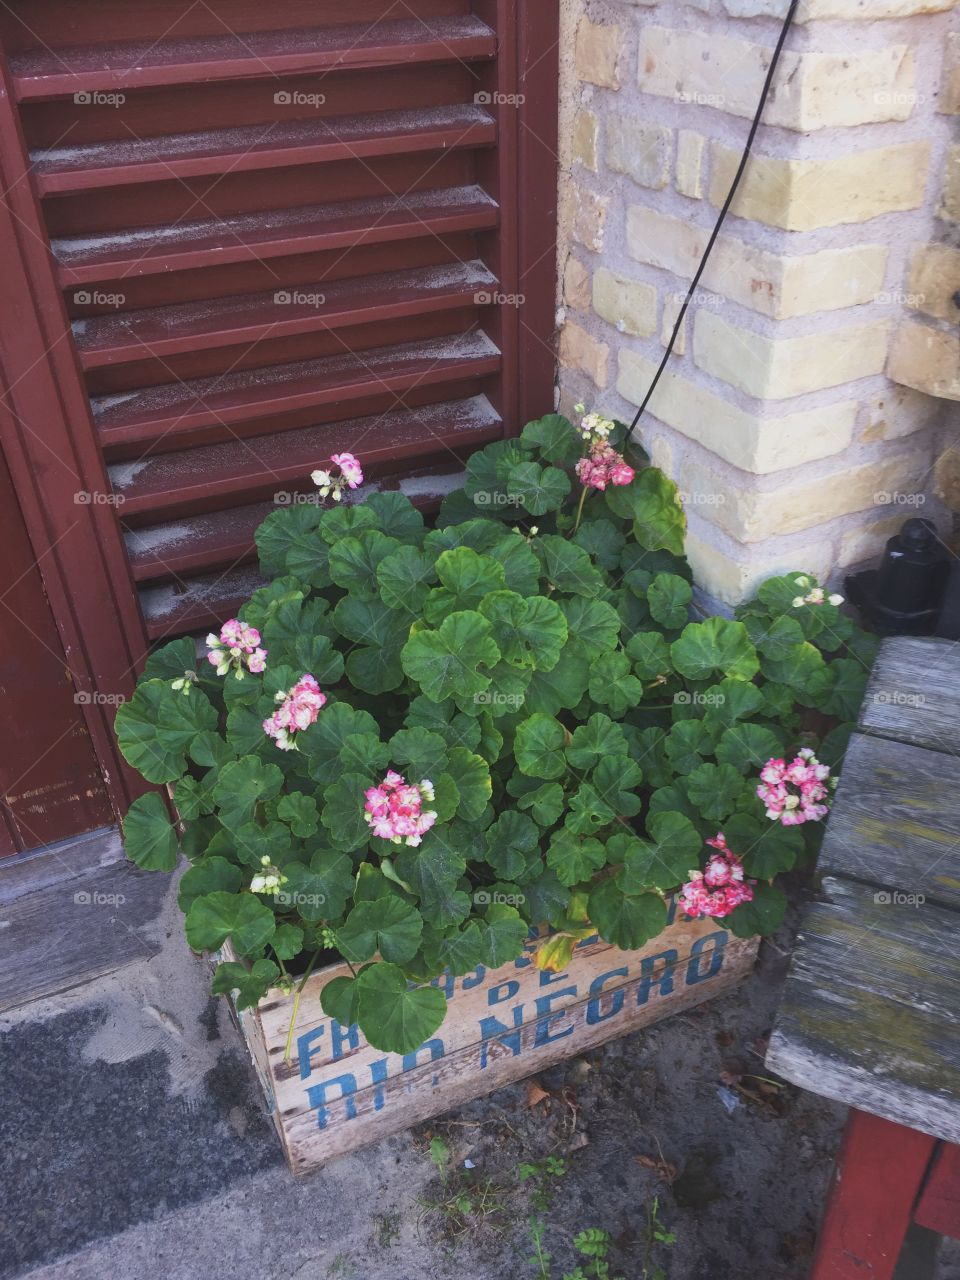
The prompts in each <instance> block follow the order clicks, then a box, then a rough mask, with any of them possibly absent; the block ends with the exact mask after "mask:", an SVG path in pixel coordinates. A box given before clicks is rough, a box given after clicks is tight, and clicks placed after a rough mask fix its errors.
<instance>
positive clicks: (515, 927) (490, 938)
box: [481, 902, 527, 969]
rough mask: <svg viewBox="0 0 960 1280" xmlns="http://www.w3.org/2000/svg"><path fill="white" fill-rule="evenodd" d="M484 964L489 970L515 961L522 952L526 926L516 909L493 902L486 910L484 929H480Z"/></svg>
mask: <svg viewBox="0 0 960 1280" xmlns="http://www.w3.org/2000/svg"><path fill="white" fill-rule="evenodd" d="M481 932H482V946H483V954H484V962H485V963H486V964H487V965H488V966H489V967H490V968H491V969H499V967H500V966H501V965H502V964H507V963H508V961H510V960H515V959H516V958H517V956H518V955H520V954H521V952H522V951H523V944H524V942H525V941H526V939H527V925H526V922H525V921H524V919H523V917H522V916H521V915H520V912H519V911H518V910H517V909H516V907H511V906H508V905H507V904H506V903H502V902H495V903H494V904H493V905H492V906H490V907H488V908H487V913H486V921H485V927H484V928H483V929H482V931H481Z"/></svg>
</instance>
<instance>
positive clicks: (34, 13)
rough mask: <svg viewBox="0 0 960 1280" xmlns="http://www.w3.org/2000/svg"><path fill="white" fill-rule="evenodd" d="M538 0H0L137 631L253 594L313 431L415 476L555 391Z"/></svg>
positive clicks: (545, 402)
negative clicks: (266, 540) (281, 501)
mask: <svg viewBox="0 0 960 1280" xmlns="http://www.w3.org/2000/svg"><path fill="white" fill-rule="evenodd" d="M555 8H556V6H555V5H553V4H552V3H551V0H519V2H518V0H512V2H508V0H473V2H472V3H470V2H469V0H409V3H389V0H352V2H351V4H349V5H343V4H340V3H337V4H334V3H332V2H329V0H276V2H275V3H274V4H272V5H263V4H261V3H254V0H229V3H227V2H226V0H216V2H215V3H208V2H207V0H204V2H203V3H199V4H195V5H192V6H191V5H186V4H183V3H182V0H181V2H179V3H172V2H171V0H152V2H151V3H143V4H131V3H130V2H129V0H97V3H95V4H91V3H89V2H88V0H8V3H7V4H6V5H4V6H3V7H2V9H0V40H2V44H3V51H4V56H5V63H6V65H5V75H6V77H7V83H8V85H9V86H10V88H11V92H12V97H13V99H14V110H15V113H16V115H17V117H18V121H19V128H20V130H21V132H22V140H23V145H24V147H25V149H26V153H27V154H28V156H29V162H30V166H31V173H30V178H29V181H30V182H32V184H33V187H34V192H35V196H36V202H35V206H34V207H35V209H36V218H37V226H36V229H35V232H32V234H35V238H36V237H40V238H43V239H44V240H45V242H46V243H48V245H49V249H50V251H51V253H52V259H53V267H54V272H55V277H56V286H57V288H58V289H59V290H60V291H61V293H62V296H63V299H64V302H65V305H66V315H67V317H68V318H69V321H70V330H69V332H68V333H67V335H66V341H67V342H68V343H72V344H73V347H74V349H75V356H76V365H77V369H76V376H77V378H78V379H82V384H81V385H82V388H83V389H84V391H85V394H86V397H87V399H88V401H89V414H87V413H86V411H85V410H84V414H83V415H80V414H79V413H78V412H76V411H75V410H74V411H73V412H71V413H70V414H68V419H69V421H68V429H69V432H70V433H72V434H75V435H76V436H77V437H78V438H79V437H85V438H86V437H89V440H90V441H94V442H95V444H96V448H97V449H98V450H99V451H100V453H101V455H102V458H103V461H104V463H105V465H106V469H107V474H108V476H109V483H110V485H111V486H112V491H113V495H114V497H115V499H117V504H116V509H117V512H118V517H119V521H120V528H121V530H122V536H123V541H124V544H125V547H126V552H127V556H128V558H129V564H130V568H131V570H132V580H133V583H134V584H135V589H136V591H137V594H138V597H139V604H140V608H141V610H142V616H143V619H144V623H145V627H146V632H147V634H148V636H149V637H151V638H154V639H156V638H159V637H163V636H170V635H175V634H177V633H180V632H183V631H188V630H194V629H197V628H200V627H203V626H205V625H207V624H209V623H210V622H212V621H213V620H214V619H216V618H222V617H223V616H225V615H227V614H228V613H229V612H231V611H232V610H233V609H234V608H235V607H236V605H237V604H238V603H239V602H240V601H241V600H243V599H244V598H245V597H246V596H247V595H248V594H249V592H250V590H251V588H252V587H253V586H254V585H255V584H256V581H257V575H256V565H255V560H254V556H253V531H254V529H255V528H256V526H257V525H258V524H259V523H260V521H261V520H262V519H263V518H264V516H265V515H266V514H268V513H269V511H271V510H272V509H273V508H274V503H275V501H276V495H277V494H292V493H296V492H298V491H310V490H311V488H312V486H311V484H310V481H309V474H310V472H311V470H313V469H314V468H315V467H317V466H318V465H321V464H322V463H323V462H324V461H325V460H326V459H327V458H329V456H330V455H331V454H332V453H335V452H337V451H338V450H340V449H347V450H351V451H353V452H355V453H357V454H358V455H359V456H360V457H361V459H362V461H363V464H364V468H365V471H366V472H367V475H368V478H370V479H371V480H372V481H373V482H375V483H378V484H380V485H382V486H384V487H397V486H399V487H401V488H402V489H404V491H406V492H408V493H409V494H410V495H411V497H413V498H414V499H415V500H417V501H423V502H425V503H429V502H430V501H435V500H436V496H437V495H438V494H439V493H441V492H443V490H444V486H445V484H449V483H450V477H452V476H454V475H456V474H457V473H459V472H460V471H461V470H462V466H463V461H464V459H465V458H466V457H467V456H468V454H469V453H470V451H471V450H472V449H474V448H476V447H477V446H479V445H482V444H484V443H485V442H487V441H489V440H492V439H497V438H499V437H501V436H503V435H504V434H512V433H514V432H516V430H517V429H518V428H519V427H520V426H521V425H522V423H523V422H524V421H525V420H526V419H527V418H529V417H531V416H534V415H536V414H539V413H543V412H547V411H549V409H550V408H551V406H552V387H553V361H552V352H551V348H552V325H553V309H554V296H553V295H554V270H555V268H554V242H555V216H556V208H555V205H556V199H555V191H556V180H555V178H556V174H555V167H556V159H555V154H554V152H555V145H556V92H557V82H556V76H557V73H556V64H557V49H556V35H557V31H556V28H557V17H556V12H555ZM547 11H549V12H547ZM345 15H349V23H345V22H344V17H345ZM6 109H7V110H9V107H8V108H6ZM11 127H12V126H11ZM9 136H10V135H9V130H8V137H9ZM8 171H9V162H8ZM19 220H20V221H24V218H23V217H21V218H20V219H19ZM33 275H34V283H33V286H32V287H33V288H34V289H37V290H39V291H40V292H41V293H42V291H43V285H42V282H41V283H40V284H37V281H36V277H37V272H36V271H34V273H33ZM518 295H519V296H520V297H522V298H523V299H524V302H523V304H522V305H520V306H517V305H513V303H512V302H510V301H507V302H504V300H503V298H504V297H507V298H516V297H517V296H518ZM43 305H46V303H44V301H43V299H42V298H39V299H38V306H43ZM51 323H52V324H53V325H54V327H55V323H56V321H55V320H54V321H52V322H51ZM8 373H12V374H13V375H15V374H16V370H15V369H14V370H8ZM58 376H59V378H60V381H61V384H62V382H63V379H64V377H65V375H64V374H63V373H62V372H61V373H60V374H59V375H58ZM69 390H70V389H69V388H67V390H66V392H64V395H67V396H69ZM80 402H81V400H80V397H78V398H77V403H80ZM80 443H81V444H84V441H81V442H80ZM87 443H89V441H87ZM28 448H29V442H28ZM121 500H122V501H121ZM64 536H65V537H69V536H70V535H69V534H64ZM106 558H107V559H108V558H109V557H106Z"/></svg>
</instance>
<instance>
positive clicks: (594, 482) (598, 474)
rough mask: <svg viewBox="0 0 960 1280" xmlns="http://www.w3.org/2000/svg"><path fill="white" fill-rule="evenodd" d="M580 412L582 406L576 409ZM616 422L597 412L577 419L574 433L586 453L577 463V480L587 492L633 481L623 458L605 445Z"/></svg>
mask: <svg viewBox="0 0 960 1280" xmlns="http://www.w3.org/2000/svg"><path fill="white" fill-rule="evenodd" d="M576 409H577V412H578V413H583V409H584V406H583V405H582V404H578V405H577V406H576ZM615 426H616V423H615V422H614V421H613V420H612V419H611V418H603V417H601V416H600V414H599V413H588V414H587V415H586V416H585V417H584V418H581V420H580V426H579V427H578V431H579V433H580V436H581V437H582V439H583V440H584V442H585V443H586V444H588V445H589V446H590V452H589V453H588V454H587V456H586V457H585V458H581V459H580V461H579V462H578V463H577V479H578V480H579V481H580V483H581V484H582V485H583V486H584V487H585V488H588V489H605V488H606V487H607V485H608V484H629V483H630V481H631V480H632V479H633V476H634V470H633V467H629V466H627V464H626V462H625V461H624V459H623V456H622V455H621V454H619V453H617V451H616V449H614V447H613V445H611V444H610V443H609V440H608V436H609V435H610V432H611V431H612V430H613V429H614V427H615Z"/></svg>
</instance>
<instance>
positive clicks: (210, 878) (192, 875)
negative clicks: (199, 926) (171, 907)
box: [177, 856, 243, 915]
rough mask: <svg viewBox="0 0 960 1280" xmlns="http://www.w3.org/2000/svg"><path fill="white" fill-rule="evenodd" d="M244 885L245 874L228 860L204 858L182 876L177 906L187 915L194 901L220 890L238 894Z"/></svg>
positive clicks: (215, 857)
mask: <svg viewBox="0 0 960 1280" xmlns="http://www.w3.org/2000/svg"><path fill="white" fill-rule="evenodd" d="M242 883H243V872H242V871H241V870H240V868H239V867H237V866H234V864H233V863H232V862H228V861H227V859H226V858H220V857H217V856H214V857H210V858H203V859H202V860H201V861H200V862H197V863H195V864H194V865H193V866H192V867H190V869H189V870H188V871H186V872H184V874H183V875H182V876H181V878H180V885H179V890H178V893H177V905H178V906H179V908H180V910H181V911H182V912H183V914H184V915H186V914H187V912H188V911H189V910H190V908H191V906H192V905H193V902H194V899H196V898H202V897H204V895H205V894H208V893H215V892H216V891H217V890H218V889H221V890H223V891H224V892H225V893H236V892H237V890H238V889H239V888H240V886H241V884H242Z"/></svg>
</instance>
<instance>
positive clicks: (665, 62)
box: [639, 26, 916, 132]
mask: <svg viewBox="0 0 960 1280" xmlns="http://www.w3.org/2000/svg"><path fill="white" fill-rule="evenodd" d="M772 53H773V50H772V49H771V48H769V47H768V46H766V45H761V44H754V43H751V42H750V41H747V40H738V39H735V38H732V37H729V36H722V35H718V34H717V32H715V31H696V30H682V31H680V30H674V29H671V28H667V27H655V26H647V27H644V28H643V29H642V30H641V32H640V62H639V68H640V69H639V82H640V88H641V89H643V90H644V91H645V92H646V93H653V94H657V95H659V96H661V97H667V98H671V99H672V100H673V101H674V102H679V103H681V104H684V105H687V104H693V105H698V106H706V107H716V108H718V109H719V110H721V111H727V112H729V113H730V114H731V115H736V116H745V117H747V118H752V117H753V115H754V113H755V111H756V109H757V102H758V101H759V99H760V94H761V91H762V89H763V83H764V79H765V77H766V74H767V70H768V69H769V66H770V59H771V56H772ZM914 80H915V64H914V58H913V54H912V53H911V51H910V49H909V48H908V47H907V46H906V45H904V44H899V45H890V46H888V47H886V48H881V49H866V50H862V51H861V50H857V49H856V48H850V49H845V50H844V51H843V52H842V53H837V54H831V53H817V52H812V53H803V54H800V53H794V52H790V51H787V52H786V53H784V54H783V56H782V58H781V62H780V69H779V71H778V75H777V82H776V83H777V88H776V92H775V93H774V94H773V95H772V96H771V97H770V99H769V100H768V102H767V105H766V108H765V113H764V119H765V121H766V123H767V124H771V125H782V126H784V127H785V128H788V129H798V130H801V131H803V132H808V131H810V130H811V129H823V128H830V127H834V126H838V125H857V124H873V123H876V122H878V121H886V120H905V119H907V117H908V116H909V115H910V113H911V111H912V110H913V107H914V106H915V104H916V93H915V90H914Z"/></svg>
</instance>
